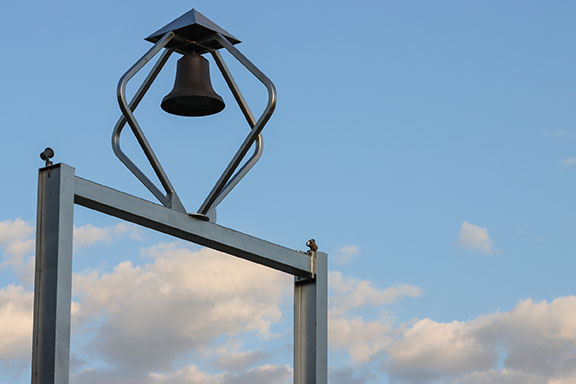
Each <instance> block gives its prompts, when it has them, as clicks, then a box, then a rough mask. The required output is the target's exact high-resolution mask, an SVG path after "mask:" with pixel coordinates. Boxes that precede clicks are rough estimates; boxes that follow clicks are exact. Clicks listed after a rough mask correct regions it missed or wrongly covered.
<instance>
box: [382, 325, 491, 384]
mask: <svg viewBox="0 0 576 384" xmlns="http://www.w3.org/2000/svg"><path fill="white" fill-rule="evenodd" d="M387 353H388V359H389V365H388V367H389V374H390V375H391V376H392V377H395V378H398V379H400V381H402V382H406V383H419V382H428V381H430V380H431V379H436V378H439V377H442V376H446V375H453V374H456V373H460V372H466V371H470V370H477V369H490V368H491V367H492V365H493V364H494V363H495V353H494V351H493V350H492V349H491V346H489V345H485V344H484V343H482V341H481V340H478V339H477V338H476V337H475V334H474V327H473V326H470V324H467V323H465V322H457V321H454V322H451V323H438V322H435V321H432V320H430V319H422V320H419V321H417V322H416V323H415V324H414V325H412V326H411V327H409V328H407V329H406V330H405V331H404V332H403V333H402V336H401V337H400V338H399V340H397V341H395V342H394V343H391V346H390V347H389V348H388V349H387Z"/></svg>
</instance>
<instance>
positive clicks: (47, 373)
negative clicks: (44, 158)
mask: <svg viewBox="0 0 576 384" xmlns="http://www.w3.org/2000/svg"><path fill="white" fill-rule="evenodd" d="M74 180H75V179H74V168H72V167H70V166H68V165H65V164H57V165H54V166H51V167H47V168H42V169H40V172H39V178H38V216H37V223H36V272H35V282H34V329H33V341H32V384H68V380H69V372H70V306H71V299H72V292H71V291H72V231H73V219H74Z"/></svg>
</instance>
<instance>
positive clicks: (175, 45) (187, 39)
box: [146, 9, 240, 54]
mask: <svg viewBox="0 0 576 384" xmlns="http://www.w3.org/2000/svg"><path fill="white" fill-rule="evenodd" d="M169 32H174V34H175V35H176V37H175V38H174V39H173V40H172V41H170V42H169V43H168V44H167V45H166V48H170V49H174V50H175V51H177V52H180V53H182V54H185V53H189V52H192V51H194V52H197V53H206V52H208V51H209V50H210V49H220V48H222V44H220V43H219V42H218V41H217V40H216V39H215V37H216V35H217V34H218V33H219V34H221V35H222V36H224V37H225V38H226V39H227V40H228V41H229V42H230V43H232V44H238V43H240V40H238V39H237V38H236V37H234V36H233V35H231V34H230V33H228V32H226V31H225V30H224V29H223V28H222V27H220V26H219V25H217V24H216V23H214V22H213V21H211V20H210V19H208V18H207V17H206V16H204V15H203V14H201V13H200V12H198V11H197V10H195V9H192V10H191V11H189V12H186V13H185V14H183V15H182V16H180V17H179V18H177V19H176V20H174V21H172V22H171V23H169V24H167V25H166V26H164V27H162V28H160V29H159V30H158V31H156V32H154V33H153V34H151V35H150V36H148V37H147V38H146V40H147V41H150V42H152V43H156V42H158V41H159V40H160V39H161V38H162V36H164V35H165V34H167V33H169ZM194 43H198V44H194ZM208 48H209V49H208Z"/></svg>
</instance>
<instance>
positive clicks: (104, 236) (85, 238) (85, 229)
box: [74, 223, 142, 249]
mask: <svg viewBox="0 0 576 384" xmlns="http://www.w3.org/2000/svg"><path fill="white" fill-rule="evenodd" d="M120 235H125V236H128V237H129V238H131V239H133V240H141V239H142V236H141V235H140V230H139V228H138V227H136V226H134V225H132V224H126V223H118V224H116V225H112V226H109V227H95V226H94V225H92V224H86V225H83V226H79V227H74V248H76V249H78V248H80V247H87V246H91V245H94V244H98V243H106V242H111V241H112V240H113V239H115V238H117V237H118V236H120Z"/></svg>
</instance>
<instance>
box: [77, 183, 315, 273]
mask: <svg viewBox="0 0 576 384" xmlns="http://www.w3.org/2000/svg"><path fill="white" fill-rule="evenodd" d="M75 184H76V186H75V192H74V193H75V198H74V201H75V203H76V204H78V205H82V206H84V207H86V208H90V209H94V210H96V211H100V212H102V213H105V214H107V215H111V216H115V217H118V218H120V219H123V220H126V221H130V222H133V223H135V224H138V225H142V226H144V227H148V228H150V229H153V230H155V231H159V232H163V233H166V234H168V235H171V236H174V237H178V238H180V239H183V240H188V241H191V242H194V243H196V244H199V245H202V246H205V247H209V248H212V249H215V250H218V251H221V252H224V253H227V254H229V255H233V256H236V257H240V258H242V259H246V260H249V261H252V262H254V263H258V264H261V265H265V266H267V267H270V268H274V269H276V270H279V271H283V272H286V273H290V274H292V275H294V276H300V277H311V276H312V275H313V273H312V258H311V257H310V255H308V254H307V253H305V252H299V251H294V250H291V249H288V248H285V247H282V246H280V245H277V244H273V243H271V242H268V241H265V240H261V239H258V238H256V237H253V236H250V235H246V234H244V233H241V232H237V231H234V230H232V229H229V228H226V227H222V226H220V225H217V224H214V223H211V222H208V221H203V220H200V219H198V218H195V217H192V216H189V215H187V214H184V213H181V212H178V211H175V210H173V209H169V208H166V207H163V206H161V205H159V204H155V203H152V202H149V201H147V200H143V199H140V198H137V197H134V196H132V195H129V194H127V193H124V192H120V191H117V190H115V189H112V188H108V187H105V186H103V185H100V184H97V183H94V182H92V181H89V180H85V179H82V178H80V177H76V183H75Z"/></svg>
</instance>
